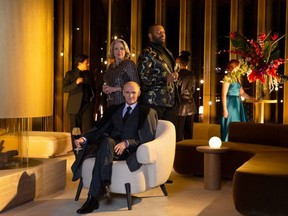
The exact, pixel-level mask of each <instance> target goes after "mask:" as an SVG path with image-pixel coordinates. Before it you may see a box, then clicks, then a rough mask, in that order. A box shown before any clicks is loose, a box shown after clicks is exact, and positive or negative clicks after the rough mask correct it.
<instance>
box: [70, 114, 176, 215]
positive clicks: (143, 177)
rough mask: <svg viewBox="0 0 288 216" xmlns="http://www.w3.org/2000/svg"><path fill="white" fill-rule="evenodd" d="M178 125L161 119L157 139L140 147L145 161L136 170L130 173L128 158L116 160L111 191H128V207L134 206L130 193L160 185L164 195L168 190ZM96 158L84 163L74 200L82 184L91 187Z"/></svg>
mask: <svg viewBox="0 0 288 216" xmlns="http://www.w3.org/2000/svg"><path fill="white" fill-rule="evenodd" d="M175 145H176V136H175V127H174V125H173V124H172V123H171V122H169V121H164V120H159V122H158V126H157V129H156V138H155V139H154V140H153V141H151V142H147V143H144V144H142V145H140V146H139V148H138V149H137V160H138V161H139V162H140V163H141V164H143V165H142V166H141V168H140V169H139V170H137V171H135V172H130V170H129V169H128V166H127V164H126V161H114V162H113V171H112V179H111V185H110V190H111V192H112V193H120V194H126V198H127V205H128V209H129V210H131V209H132V198H131V194H135V193H142V192H144V191H147V190H149V189H151V188H154V187H157V186H160V187H161V189H162V191H163V193H164V195H165V196H167V195H168V193H167V191H166V188H165V185H164V184H165V182H166V181H167V180H168V178H169V176H170V174H171V171H172V168H173V162H174V155H175ZM94 161H95V158H88V159H86V160H85V161H84V162H83V166H82V178H81V179H80V182H79V186H78V190H77V193H76V197H75V200H76V201H77V200H78V199H79V196H80V193H81V190H82V187H84V188H89V186H90V182H91V179H92V169H93V166H94Z"/></svg>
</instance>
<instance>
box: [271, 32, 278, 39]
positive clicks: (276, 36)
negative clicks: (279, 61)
mask: <svg viewBox="0 0 288 216" xmlns="http://www.w3.org/2000/svg"><path fill="white" fill-rule="evenodd" d="M278 37H279V34H278V33H274V34H273V35H271V39H272V40H273V41H275V40H277V38H278Z"/></svg>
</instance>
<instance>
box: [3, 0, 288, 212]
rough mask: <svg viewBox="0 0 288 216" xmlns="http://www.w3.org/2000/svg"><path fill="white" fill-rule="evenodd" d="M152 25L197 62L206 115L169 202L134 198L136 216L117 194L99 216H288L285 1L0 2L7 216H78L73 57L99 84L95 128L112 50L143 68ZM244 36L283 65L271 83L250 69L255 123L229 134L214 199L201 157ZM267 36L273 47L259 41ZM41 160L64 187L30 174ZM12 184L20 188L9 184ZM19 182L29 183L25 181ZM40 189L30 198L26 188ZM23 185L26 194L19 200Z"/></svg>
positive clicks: (179, 155) (183, 156)
mask: <svg viewBox="0 0 288 216" xmlns="http://www.w3.org/2000/svg"><path fill="white" fill-rule="evenodd" d="M153 24H161V25H162V26H163V27H164V29H165V34H166V46H167V48H168V49H169V50H170V51H171V53H172V55H173V57H174V58H175V59H176V57H177V56H178V55H179V53H180V52H181V51H183V50H188V51H189V52H190V53H191V56H190V61H189V64H188V66H187V69H188V70H189V71H193V72H194V75H195V78H196V82H195V86H196V88H195V89H196V91H195V93H194V95H193V96H194V99H195V103H196V107H197V114H195V115H194V124H193V125H194V126H193V131H194V132H193V137H192V139H186V140H183V141H180V142H177V143H176V139H175V160H174V162H171V164H173V163H174V164H173V169H172V166H171V169H172V173H171V176H170V179H171V180H172V181H173V183H167V184H166V188H167V191H168V196H167V197H166V196H164V195H163V193H162V191H161V189H160V188H159V187H157V188H155V189H152V190H149V191H146V192H144V193H141V194H133V203H134V205H133V207H132V210H131V211H129V210H128V209H127V202H126V198H125V196H124V195H120V194H112V198H113V199H112V202H111V203H107V202H106V200H104V199H102V200H100V208H99V209H98V210H96V211H94V212H93V213H91V215H118V216H121V215H125V216H126V215H137V216H141V215H148V216H149V215H165V216H166V215H168V216H174V215H179V216H180V215H181V216H182V215H184V216H185V215H187V216H188V215H189V216H191V215H192V216H194V215H195V216H196V215H200V216H210V215H211V216H214V215H221V216H222V215H225V216H226V215H227V216H239V215H242V214H241V213H240V212H242V213H243V212H244V213H246V214H245V215H260V216H262V215H268V216H274V215H276V214H277V213H278V215H285V216H286V215H288V185H287V184H288V157H287V156H286V154H287V152H288V141H287V140H288V112H287V110H288V100H287V98H288V90H287V89H288V82H287V80H288V64H287V61H288V40H287V38H288V0H0V38H1V40H0V47H1V49H0V81H1V84H0V98H1V105H0V195H1V196H3V197H5V199H4V198H2V197H1V196H0V215H3V216H6V215H7V216H10V215H11V216H12V215H13V216H15V215H16V216H17V215H27V216H33V215H35V216H36V215H37V216H39V215H43V216H46V215H47V216H58V215H59V216H65V215H69V216H70V215H77V213H76V210H77V209H79V208H80V207H81V206H82V205H83V203H84V202H85V199H86V197H87V189H83V191H82V193H81V196H80V199H79V201H77V202H76V201H75V200H74V198H75V195H76V190H77V187H78V182H72V173H71V164H72V163H73V161H74V159H75V157H74V155H73V154H72V151H73V149H72V145H71V143H72V141H71V128H70V119H69V114H68V112H67V101H68V97H69V95H68V93H65V92H64V89H63V86H64V84H63V80H64V78H65V74H66V72H67V71H69V70H71V69H72V68H75V67H74V66H75V65H73V61H74V60H75V57H76V56H78V55H79V54H86V55H88V56H89V62H90V65H89V71H90V72H91V74H93V76H94V81H95V86H94V87H95V92H94V93H95V94H94V97H95V103H94V104H93V106H94V107H93V108H94V113H93V114H94V115H93V118H95V119H93V120H95V121H96V122H97V121H99V120H100V118H101V117H102V116H103V112H105V110H106V108H107V99H108V96H107V95H106V94H105V93H104V92H103V89H102V85H103V84H104V78H103V77H104V74H105V72H106V71H107V67H108V65H109V61H110V60H109V56H108V54H109V47H110V44H111V43H112V42H113V41H114V40H115V39H119V38H120V39H123V40H125V41H126V42H127V44H128V47H129V48H130V51H131V60H132V61H133V62H134V63H135V64H137V60H138V57H139V55H140V54H141V52H142V50H143V49H144V48H145V47H146V46H147V45H148V44H149V38H148V28H149V26H150V25H153ZM235 35H241V36H242V39H243V38H244V39H245V40H244V41H245V42H247V41H248V42H249V44H250V45H251V44H252V45H253V44H254V43H253V42H255V41H256V42H257V43H258V45H259V47H261V48H262V49H264V48H263V47H266V48H267V46H268V45H267V43H264V42H265V40H266V39H267V38H270V37H271V38H272V41H271V40H270V41H268V42H269V43H270V44H269V46H268V47H270V48H269V49H273V50H274V49H275V53H276V54H275V53H274V54H275V55H274V54H273V55H270V54H271V52H268V55H266V54H267V50H269V49H268V48H267V49H264V50H262V51H263V53H264V52H266V54H265V55H264V54H263V55H262V57H263V56H264V57H267V59H268V60H271V58H273V60H275V61H271V64H270V65H267V64H268V62H267V61H266V60H263V59H264V57H263V58H262V57H261V59H260V60H261V61H262V62H261V63H262V64H261V65H260V66H262V65H264V66H263V68H264V69H265V72H266V74H264V75H265V76H264V75H263V74H262V73H261V75H263V76H260V78H259V77H256V76H255V77H256V78H255V77H254V78H255V79H252V80H251V79H249V78H248V75H250V74H251V73H252V72H253V71H252V70H251V68H249V70H248V72H249V73H248V72H247V73H246V75H247V76H245V77H244V78H243V80H241V84H242V87H243V89H244V90H245V92H246V93H247V94H249V95H251V97H253V99H251V100H249V99H244V98H242V99H243V100H242V102H243V105H244V107H245V109H246V112H247V116H248V122H246V124H244V125H243V124H241V122H240V123H239V122H237V123H239V124H232V126H231V133H230V134H229V136H230V135H231V136H230V137H229V141H228V142H223V143H222V147H220V149H221V148H222V150H223V151H222V152H224V153H223V154H222V153H221V160H222V161H221V162H222V163H221V164H222V165H220V164H218V165H219V166H217V169H218V168H219V167H220V166H221V169H222V170H220V168H219V170H218V171H217V172H218V173H217V175H218V177H219V178H220V184H221V187H220V189H217V190H208V189H207V188H206V189H205V176H204V173H205V172H204V169H205V168H204V163H205V159H204V158H205V154H204V153H207V151H206V150H207V149H205V148H204V150H205V152H204V151H203V149H202V152H199V151H198V150H199V148H198V147H199V146H200V147H201V146H202V147H203V146H204V147H205V146H206V147H208V143H209V139H210V138H211V137H213V136H217V137H220V125H221V120H222V117H223V109H222V102H223V101H222V97H223V96H222V86H223V85H222V84H223V82H224V81H223V79H224V78H225V76H226V75H227V73H228V72H227V65H228V62H229V60H231V59H240V58H241V56H242V55H241V54H243V53H241V52H236V51H235V50H234V49H235V46H234V45H233V43H232V39H233V37H234V36H235ZM263 35H265V36H267V37H265V38H264V39H261V38H262V37H263ZM278 39H279V40H278ZM259 40H260V42H259ZM273 41H274V42H275V43H274V42H273ZM266 42H267V41H266ZM276 45H277V46H276ZM257 48H258V47H257ZM256 50H258V49H256ZM244 54H245V52H244ZM242 57H243V56H242ZM246 57H247V56H246ZM254 57H255V56H254ZM269 58H270V59H269ZM244 59H245V60H247V59H248V60H251V59H253V55H250V56H248V57H247V58H244ZM241 60H243V59H241ZM248 60H247V61H248ZM258 60H259V59H258ZM278 63H279V64H278ZM256 65H257V66H259V64H256ZM271 65H273V67H274V68H273V70H272V71H271V70H268V69H270V66H271ZM260 66H259V67H260ZM263 68H260V69H263ZM267 70H268V72H269V73H270V75H269V74H267ZM258 72H259V70H258ZM252 74H253V73H252ZM271 74H272V75H274V76H272V75H271ZM271 76H272V77H273V78H272V77H271ZM275 77H276V78H275ZM261 78H263V79H261ZM120 90H121V88H120ZM254 99H255V100H254ZM241 104H242V103H241ZM190 126H191V124H190ZM229 129H230V128H229ZM190 131H191V130H190ZM197 148H198V150H197ZM200 150H201V148H200ZM210 150H211V149H210V148H209V149H208V153H209V152H210ZM214 153H215V152H214ZM216 153H217V154H218V153H219V152H216ZM15 158H16V159H15ZM38 158H40V160H41V161H42V160H43V161H48V164H50V165H51V164H53V163H54V161H56V162H55V164H58V165H55V166H54V165H52V168H51V167H49V168H48V170H51V169H52V170H53V172H54V173H55V174H56V175H53V177H51V176H50V173H48V174H47V173H44V172H45V169H47V167H45V164H44V163H43V167H42V166H40V167H33V166H34V164H32V163H30V162H31V161H33V160H34V159H36V161H37V159H38ZM219 158H220V157H218V162H219ZM14 159H15V160H14ZM58 159H60V161H58ZM49 160H51V161H49ZM29 161H30V162H29ZM214 161H215V160H214ZM210 162H211V161H210ZM37 163H38V162H37ZM65 163H66V165H65ZM31 167H32V170H33V171H31ZM34 168H35V169H34ZM50 168H51V169H50ZM9 169H10V170H9ZM13 170H15V173H12V172H13ZM210 170H211V169H210ZM58 171H59V173H58ZM212 171H213V170H212ZM31 172H32V173H31ZM33 172H34V173H33ZM6 173H9V174H10V173H12V174H11V176H12V177H9V178H6V177H5V174H6ZM19 173H20V174H19ZM27 173H28V174H29V175H27ZM169 173H170V172H169ZM22 174H23V176H24V177H25V179H24V180H23V181H20V179H21V177H22V176H21V175H22ZM30 174H31V175H30ZM57 174H59V176H61V179H58V180H59V181H56V180H55V178H57V176H58V175H57ZM55 176H56V177H55ZM3 179H4V180H3ZM263 179H265V181H263ZM54 180H55V181H54ZM165 181H166V180H165ZM11 182H12V183H11ZM31 182H32V183H33V184H32V186H33V187H32V188H31V187H30V188H25V185H30V186H31V184H30V183H31ZM258 182H260V184H258ZM271 182H272V183H271ZM20 183H23V185H24V187H22V188H18V185H21V184H20ZM46 183H47V185H46ZM56 183H57V184H56ZM5 186H7V188H9V189H7V190H6V189H5V190H4V189H3V188H6V187H5ZM11 188H12V189H11ZM247 188H249V190H247ZM19 189H20V190H19ZM50 189H51V190H50ZM266 189H267V190H266ZM17 190H19V191H20V192H21V196H19V194H20V193H18V194H17ZM15 191H16V192H15ZM14 193H15V196H14ZM22 194H23V195H22ZM8 195H9V196H11V197H12V198H14V199H13V200H12V199H11V202H12V201H13V202H15V203H12V204H13V206H11V207H10V208H8V209H5V210H4V211H3V212H1V210H2V207H4V208H5V207H7V205H6V203H4V202H7V203H9V202H10V197H8ZM254 195H255V196H254ZM13 196H14V197H13ZM257 196H258V197H257ZM255 197H256V198H255ZM259 197H260V198H259ZM263 197H265V199H264V198H263ZM11 202H10V204H11ZM263 203H268V204H263ZM14 204H15V205H14ZM254 204H255V205H254ZM270 204H271V205H270ZM8 207H9V206H8ZM254 207H255V208H254ZM262 207H263V208H262ZM266 207H267V209H269V208H270V207H271V209H272V210H271V212H269V211H268V210H267V209H266ZM272 207H273V208H272ZM239 209H240V210H239ZM255 209H256V210H255ZM254 210H255V211H254ZM278 210H279V211H278ZM263 212H264V213H265V214H264V213H263ZM283 212H284V213H283Z"/></svg>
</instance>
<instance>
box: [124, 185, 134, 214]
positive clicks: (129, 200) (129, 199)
mask: <svg viewBox="0 0 288 216" xmlns="http://www.w3.org/2000/svg"><path fill="white" fill-rule="evenodd" d="M125 190H126V199H127V206H128V210H131V209H132V197H131V185H130V183H126V184H125Z"/></svg>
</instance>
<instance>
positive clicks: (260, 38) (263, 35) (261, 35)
mask: <svg viewBox="0 0 288 216" xmlns="http://www.w3.org/2000/svg"><path fill="white" fill-rule="evenodd" d="M258 38H259V40H260V41H264V40H265V38H266V34H265V33H261V34H259V36H258Z"/></svg>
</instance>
